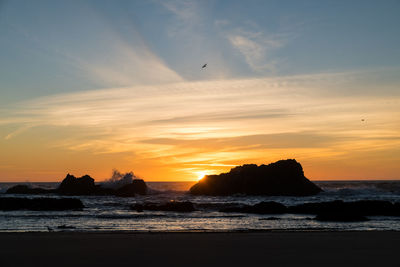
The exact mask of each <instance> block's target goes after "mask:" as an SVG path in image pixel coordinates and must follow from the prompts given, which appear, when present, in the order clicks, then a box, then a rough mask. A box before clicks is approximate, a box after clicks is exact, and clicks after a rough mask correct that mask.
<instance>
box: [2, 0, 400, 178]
mask: <svg viewBox="0 0 400 267" xmlns="http://www.w3.org/2000/svg"><path fill="white" fill-rule="evenodd" d="M399 13H400V1H398V0H397V1H395V0H393V1H390V0H385V1H368V0H362V1H357V0H354V1H344V0H343V1H330V0H318V1H317V0H314V1H307V0H304V1H294V0H293V1H289V0H279V1H274V0H269V1H261V0H260V1H257V0H249V1H240V0H238V1H236V0H231V1H223V0H221V1H217V0H210V1H208V0H204V1H189V0H171V1H170V0H166V1H162V0H149V1H122V0H121V1H102V0H96V1H94V0H93V1H58V0H51V1H42V0H38V1H19V0H13V1H7V0H0V182H13V181H60V180H61V179H62V178H63V177H64V176H65V175H66V174H67V173H71V174H74V175H76V176H81V175H84V174H89V175H91V176H92V177H94V178H95V179H96V180H97V181H101V180H104V179H106V178H109V177H110V176H111V173H112V170H113V169H118V170H120V171H121V172H128V171H133V172H134V173H135V174H136V175H137V176H139V177H141V178H143V179H145V181H190V180H197V179H198V178H200V177H201V176H203V175H205V174H213V173H220V172H226V171H229V169H230V168H232V167H233V166H236V165H241V164H246V163H256V164H267V163H270V162H274V161H277V160H280V159H288V158H295V159H296V160H297V161H299V162H300V163H301V164H302V166H303V169H304V172H305V175H306V177H308V178H309V179H311V180H326V179H329V180H341V179H351V180H358V179H400V164H399V163H400V108H399V107H400V27H399V25H400V16H399V15H398V14H399ZM205 63H207V67H206V68H202V66H203V65H204V64H205Z"/></svg>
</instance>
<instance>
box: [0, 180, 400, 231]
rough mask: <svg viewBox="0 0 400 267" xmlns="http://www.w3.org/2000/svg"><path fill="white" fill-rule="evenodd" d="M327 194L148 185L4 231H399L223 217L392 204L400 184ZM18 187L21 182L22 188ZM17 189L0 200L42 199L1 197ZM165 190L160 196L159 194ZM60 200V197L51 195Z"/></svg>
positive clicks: (28, 217) (5, 215) (25, 219)
mask: <svg viewBox="0 0 400 267" xmlns="http://www.w3.org/2000/svg"><path fill="white" fill-rule="evenodd" d="M315 183H316V184H318V185H319V186H320V187H322V189H323V190H324V192H323V193H320V194H318V195H316V196H312V197H261V196H251V197H249V196H230V197H209V196H191V195H189V194H188V193H187V190H188V189H189V188H190V186H191V185H193V184H194V183H193V182H147V185H148V186H149V188H151V189H154V190H157V191H158V192H156V191H154V192H153V193H151V194H149V195H146V196H138V197H132V198H120V197H114V196H87V197H86V196H79V197H77V198H79V199H81V200H82V202H83V204H84V205H85V208H84V209H83V210H82V211H49V212H43V211H0V231H1V232H8V231H49V229H50V230H53V231H241V230H244V231H246V230H335V231H346V230H397V231H399V230H400V217H381V216H371V217H368V218H369V219H370V220H369V221H366V222H354V223H337V222H318V221H316V220H314V219H313V218H314V216H313V215H297V214H296V215H293V214H284V215H256V214H243V213H223V212H219V211H218V210H219V209H221V208H222V207H226V206H227V205H232V204H256V203H258V202H261V201H277V202H280V203H282V204H285V205H295V204H300V203H305V202H322V201H332V200H343V201H355V200H367V199H368V200H389V201H391V202H400V181H345V182H343V181H324V182H315ZM19 184H20V183H19ZM58 184H59V183H31V184H30V185H31V186H33V187H43V188H55V187H57V186H58ZM13 185H15V184H12V183H0V197H5V196H7V197H11V196H14V197H32V198H33V197H40V196H27V195H5V194H2V193H3V192H5V190H7V188H9V187H10V186H13ZM160 191H161V192H160ZM52 197H57V196H52ZM171 200H175V201H191V202H192V203H194V205H195V207H196V209H198V211H195V212H191V213H178V212H162V211H144V212H136V211H134V210H131V209H130V208H129V207H130V205H132V204H136V203H144V202H152V203H164V202H167V201H171Z"/></svg>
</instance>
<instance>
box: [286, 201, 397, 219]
mask: <svg viewBox="0 0 400 267" xmlns="http://www.w3.org/2000/svg"><path fill="white" fill-rule="evenodd" d="M288 212H289V213H302V214H325V215H326V214H345V213H346V214H358V215H363V216H400V205H398V204H397V203H396V204H393V203H391V202H389V201H383V200H359V201H353V202H343V201H342V200H335V201H330V202H318V203H304V204H300V205H296V206H291V207H289V208H288Z"/></svg>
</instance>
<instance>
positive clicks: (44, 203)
mask: <svg viewBox="0 0 400 267" xmlns="http://www.w3.org/2000/svg"><path fill="white" fill-rule="evenodd" d="M83 208H84V206H83V204H82V202H81V201H80V200H79V199H76V198H18V197H4V198H0V210H3V211H7V210H36V211H44V210H46V211H59V210H80V209H83Z"/></svg>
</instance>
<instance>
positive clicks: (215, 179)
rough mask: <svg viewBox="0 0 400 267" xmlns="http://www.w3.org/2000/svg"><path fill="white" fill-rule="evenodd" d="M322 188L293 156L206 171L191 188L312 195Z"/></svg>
mask: <svg viewBox="0 0 400 267" xmlns="http://www.w3.org/2000/svg"><path fill="white" fill-rule="evenodd" d="M321 191H322V189H321V188H319V187H318V186H317V185H315V184H314V183H312V182H311V181H310V180H308V179H307V178H306V177H305V176H304V173H303V168H302V166H301V165H300V163H298V162H297V161H296V160H294V159H288V160H280V161H277V162H275V163H271V164H268V165H260V166H257V165H255V164H247V165H243V166H238V167H235V168H233V169H231V170H230V172H228V173H222V174H219V175H207V176H205V177H204V178H203V179H202V180H200V181H199V182H198V183H196V184H195V185H193V186H192V188H190V193H191V194H194V195H232V194H247V195H269V196H309V195H315V194H317V193H319V192H321Z"/></svg>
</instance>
